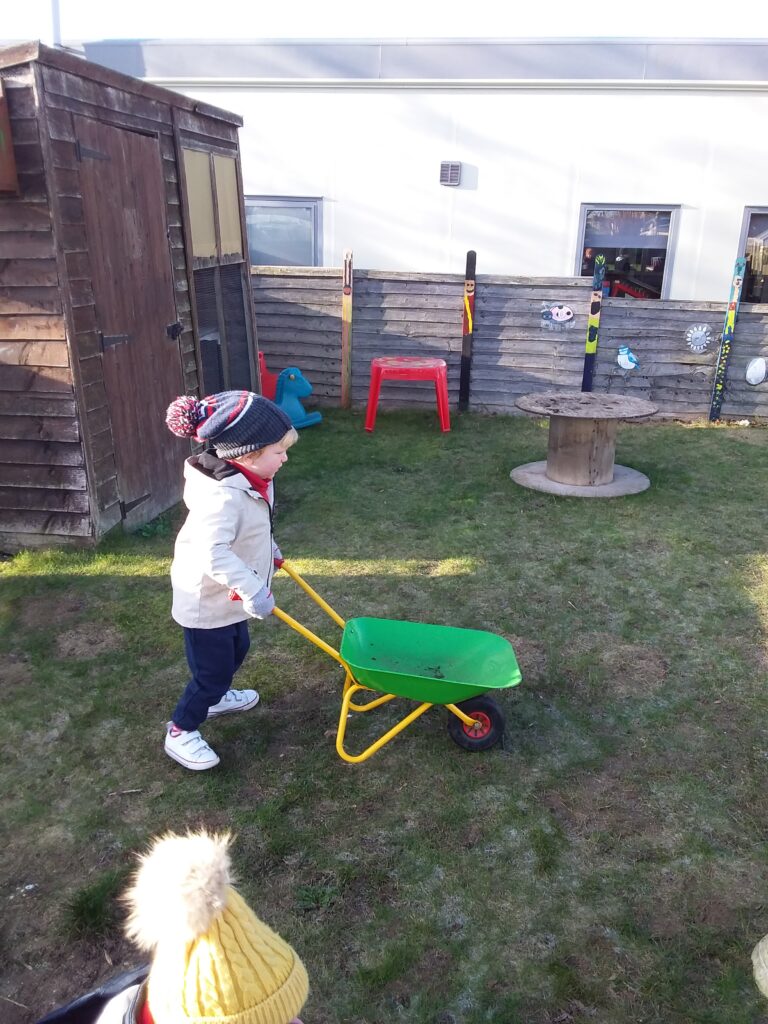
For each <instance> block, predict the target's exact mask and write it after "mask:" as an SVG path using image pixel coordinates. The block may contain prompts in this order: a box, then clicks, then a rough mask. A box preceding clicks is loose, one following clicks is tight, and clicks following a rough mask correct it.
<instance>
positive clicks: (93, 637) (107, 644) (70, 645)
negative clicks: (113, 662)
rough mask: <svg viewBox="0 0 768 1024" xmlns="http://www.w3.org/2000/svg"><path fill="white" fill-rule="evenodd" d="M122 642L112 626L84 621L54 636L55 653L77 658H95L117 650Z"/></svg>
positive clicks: (59, 655) (64, 656)
mask: <svg viewBox="0 0 768 1024" xmlns="http://www.w3.org/2000/svg"><path fill="white" fill-rule="evenodd" d="M122 642H123V638H122V636H121V635H120V633H119V632H118V630H117V629H115V628H114V626H105V625H103V624H102V623H98V622H84V623H82V625H80V626H76V627H75V628H74V629H70V630H68V631H67V632H66V633H61V634H60V635H59V636H58V637H57V638H56V655H57V657H59V658H75V659H77V660H82V659H85V658H96V657H98V656H99V655H100V654H108V653H109V652H110V651H116V650H119V648H120V646H121V645H122Z"/></svg>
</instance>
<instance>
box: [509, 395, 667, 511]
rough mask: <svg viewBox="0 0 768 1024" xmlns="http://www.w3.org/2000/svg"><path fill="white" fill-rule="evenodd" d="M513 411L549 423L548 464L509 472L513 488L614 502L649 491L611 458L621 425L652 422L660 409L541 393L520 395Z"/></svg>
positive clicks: (643, 479)
mask: <svg viewBox="0 0 768 1024" xmlns="http://www.w3.org/2000/svg"><path fill="white" fill-rule="evenodd" d="M515 405H517V407H518V408H519V409H522V410H523V411H524V412H527V413H531V414H532V415H534V416H542V417H549V446H548V450H547V459H546V462H528V463H526V464H525V465H524V466H518V467H517V468H516V469H513V470H512V472H511V473H510V476H511V477H512V479H513V480H514V481H515V483H517V484H520V485H521V486H522V487H531V488H533V489H534V490H537V491H547V492H548V493H549V494H562V495H569V496H572V497H578V498H615V497H618V496H619V495H622V494H639V493H640V491H644V490H645V489H646V488H647V487H650V485H651V481H650V480H649V479H648V477H647V476H645V475H644V474H643V473H639V472H638V471H637V470H635V469H629V468H628V467H626V466H617V465H615V463H614V458H615V453H616V432H617V428H618V424H619V420H629V419H638V418H640V417H642V416H652V415H653V413H655V412H656V411H657V408H658V407H657V406H655V405H654V404H653V403H652V402H646V401H645V399H642V398H627V397H626V396H624V395H599V394H595V393H594V392H581V391H540V392H535V393H533V394H530V395H523V396H522V397H520V398H518V399H517V401H516V402H515Z"/></svg>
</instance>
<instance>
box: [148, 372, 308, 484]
mask: <svg viewBox="0 0 768 1024" xmlns="http://www.w3.org/2000/svg"><path fill="white" fill-rule="evenodd" d="M165 422H166V423H167V425H168V429H169V430H170V431H171V432H172V433H174V434H176V435H177V437H191V438H193V439H194V440H195V441H201V442H203V443H207V444H209V445H211V446H212V447H213V448H214V450H215V452H216V455H217V456H218V457H219V458H220V459H226V460H227V461H228V462H237V463H238V464H241V465H243V466H244V467H245V468H246V469H248V470H249V471H250V472H251V473H255V474H256V475H257V476H260V477H263V478H264V479H267V480H271V479H272V477H273V476H274V475H275V473H276V472H277V471H278V469H280V467H281V466H282V465H283V463H284V462H285V461H286V459H287V458H288V456H287V454H286V452H287V451H288V449H289V448H290V447H291V445H292V444H294V443H295V442H296V441H297V440H298V437H299V435H298V434H297V432H296V430H295V428H294V427H293V425H292V423H291V420H290V418H289V417H288V416H287V415H286V414H285V413H284V412H283V410H282V409H281V408H280V407H279V406H278V405H275V403H274V402H270V400H269V399H268V398H264V397H263V396H262V395H256V394H254V393H253V392H252V391H220V392H219V393H218V394H216V395H207V396H206V397H205V398H201V399H197V398H194V397H193V396H192V395H183V396H182V397H181V398H177V399H176V400H175V401H174V402H171V404H170V405H169V406H168V412H167V414H166V417H165Z"/></svg>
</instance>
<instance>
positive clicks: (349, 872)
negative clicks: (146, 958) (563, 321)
mask: <svg viewBox="0 0 768 1024" xmlns="http://www.w3.org/2000/svg"><path fill="white" fill-rule="evenodd" d="M545 451H546V426H545V424H543V423H540V422H534V421H532V420H528V419H524V418H518V417H480V416H475V415H468V416H464V417H461V418H455V420H454V424H453V429H452V431H451V432H450V433H449V434H446V435H442V434H440V433H439V432H438V430H437V427H436V424H435V419H434V415H430V414H421V413H391V414H387V413H380V414H379V419H378V422H377V427H376V431H375V433H374V434H372V435H367V434H365V433H364V432H363V430H362V421H361V416H360V414H355V415H351V414H345V413H341V412H336V411H330V412H328V413H326V415H325V419H324V421H323V423H322V425H321V426H320V427H317V428H312V429H311V430H308V431H305V432H303V434H302V437H301V441H300V443H299V444H298V445H297V446H296V447H295V448H294V449H292V451H291V455H290V461H289V463H288V465H287V466H286V467H285V468H284V469H283V470H282V472H281V474H280V477H279V481H278V505H279V510H278V516H277V520H276V523H277V528H276V536H277V539H278V541H279V543H280V545H281V547H282V549H283V551H284V553H285V554H286V557H288V558H289V559H291V560H292V561H293V562H294V563H295V565H296V567H297V568H298V569H299V571H300V572H301V573H302V574H304V575H305V576H306V577H307V579H308V581H309V582H310V583H311V584H312V585H313V586H315V587H316V589H317V590H318V591H319V592H320V594H321V595H322V596H323V597H325V598H326V599H327V600H328V601H329V602H330V604H331V605H332V606H333V607H335V608H336V610H337V611H338V612H339V613H340V614H341V615H342V616H344V617H352V616H361V615H373V616H383V617H387V618H408V619H414V620H420V621H425V622H435V623H444V624H448V625H453V626H464V627H472V628H480V629H486V630H490V631H492V632H494V633H498V634H500V635H503V636H506V637H508V638H509V639H510V640H511V641H512V643H513V645H514V647H515V650H516V652H517V655H518V660H519V662H520V666H521V669H522V672H523V682H522V684H521V685H520V686H519V687H517V688H515V689H512V690H507V691H501V693H500V695H499V700H500V703H501V704H502V705H503V707H504V710H505V712H506V716H507V734H506V738H505V742H504V745H503V747H496V748H494V749H493V750H491V751H488V752H485V753H480V754H474V753H467V752H465V751H463V750H461V749H459V747H457V746H456V745H455V744H453V743H452V742H451V740H450V738H449V737H448V733H447V728H446V725H447V718H448V714H447V712H446V711H445V710H444V709H442V708H439V707H436V708H433V709H432V710H430V711H429V712H427V714H426V715H424V716H423V717H422V718H420V719H419V720H418V721H417V722H416V723H414V724H413V725H412V726H411V727H409V728H408V729H407V730H406V731H405V732H404V733H403V734H402V735H401V736H400V737H398V738H397V739H395V740H394V741H393V742H392V743H391V744H389V745H387V746H385V747H384V748H383V750H381V751H380V752H379V753H378V754H376V755H375V756H374V757H373V758H372V759H371V760H370V761H368V762H366V763H364V764H361V765H357V766H353V765H348V764H345V763H344V762H342V761H341V760H340V759H339V758H338V756H337V755H336V752H335V749H334V736H335V730H336V724H337V719H338V713H339V705H340V698H341V684H342V673H341V670H340V669H339V666H338V665H337V664H336V663H335V662H334V661H333V660H332V659H331V658H329V657H328V656H327V655H325V654H323V653H321V652H320V651H319V650H317V649H316V648H315V647H313V646H311V645H310V644H309V643H308V642H307V641H306V640H304V639H303V638H301V637H300V636H298V635H297V634H296V633H294V632H292V631H291V630H290V629H288V628H287V627H286V626H284V625H283V624H281V623H278V622H277V621H271V622H269V623H266V624H259V623H256V624H254V627H253V629H252V637H253V647H252V653H251V655H250V656H249V659H248V660H247V662H246V664H245V666H244V668H243V670H242V672H241V680H242V681H241V685H246V686H255V687H256V688H257V689H259V690H260V692H261V694H262V706H260V707H259V708H257V709H256V710H255V711H253V712H251V713H248V714H246V715H242V716H232V717H231V718H225V719H219V720H217V721H215V722H213V723H210V724H209V725H208V726H207V727H206V728H204V729H203V733H204V735H205V737H206V738H207V739H208V740H209V741H210V742H211V744H212V746H213V747H214V749H215V750H216V751H217V752H218V753H219V755H220V756H221V759H222V763H221V765H220V766H219V767H218V768H216V769H214V770H213V771H211V772H207V773H199V774H196V773H192V772H185V771H184V770H183V769H182V768H181V767H179V766H178V765H177V764H175V763H174V762H172V761H171V760H169V759H168V758H167V757H166V756H165V755H164V753H163V751H162V738H163V726H164V723H165V721H166V719H167V717H168V716H169V715H170V712H171V710H172V708H173V706H174V704H175V702H176V699H177V697H178V695H179V693H180V691H181V688H182V687H183V685H184V683H185V681H186V666H185V661H184V656H183V649H182V636H181V630H180V629H179V628H178V627H177V626H175V624H174V623H173V622H172V620H171V618H170V613H169V609H170V586H169V581H168V567H169V563H170V556H171V550H172V545H173V537H174V534H175V531H176V529H177V528H178V526H179V524H180V522H181V510H175V511H174V512H173V513H172V514H169V515H168V516H165V517H162V518H161V519H159V520H157V521H156V522H155V523H153V524H151V525H150V526H149V527H147V528H145V529H144V530H143V531H142V532H140V533H139V534H134V535H133V536H122V535H119V534H117V535H115V536H114V537H110V538H108V539H107V540H106V541H105V542H103V543H102V544H101V545H99V547H98V548H96V549H95V550H92V551H87V552H72V551H65V550H59V551H49V552H27V553H22V554H19V555H18V556H16V557H14V558H12V559H9V560H7V561H5V562H3V563H1V564H0V588H1V591H0V595H1V599H0V653H2V658H3V682H2V691H1V692H2V701H3V705H2V706H3V725H4V728H3V739H4V743H3V769H2V772H3V799H2V801H0V805H1V807H2V810H1V811H0V815H1V816H2V817H1V824H2V834H3V837H4V839H3V843H2V846H1V847H0V898H2V901H3V914H2V922H3V924H2V932H1V933H0V942H1V943H2V945H1V946H0V964H2V967H0V973H2V975H3V977H2V978H1V979H0V1019H2V1020H3V1021H4V1022H6V1021H7V1022H9V1024H22V1022H23V1024H26V1022H29V1021H32V1020H34V1019H35V1018H36V1016H38V1015H40V1014H42V1013H43V1012H45V1011H47V1010H49V1009H51V1008H52V1007H53V1006H56V1005H59V1004H61V1003H63V1002H65V1001H66V1000H68V999H70V998H72V997H73V996H75V995H77V994H79V993H81V992H84V991H86V990H87V989H89V988H91V987H93V986H94V985H95V984H96V983H98V982H100V981H103V980H104V979H106V978H107V977H109V976H111V975H112V974H114V973H116V972H117V971H118V970H120V969H123V968H125V967H128V966H131V965H134V964H137V963H140V962H141V957H140V956H139V954H137V953H136V952H134V950H133V949H132V948H131V947H130V946H129V945H128V943H127V942H126V941H125V940H124V939H122V937H121V932H120V928H121V923H122V910H121V908H120V905H119V903H118V902H117V900H116V898H115V897H116V894H117V893H119V892H120V891H121V890H122V888H123V887H124V885H125V879H126V874H127V872H128V871H129V870H130V867H131V866H132V864H133V857H134V853H135V851H137V850H139V849H141V848H143V846H144V845H145V843H146V842H147V840H148V838H149V837H150V836H152V835H155V834H157V833H159V832H162V831H164V830H165V829H167V828H169V827H170V828H174V829H177V830H183V829H185V828H187V827H197V826H200V825H207V826H210V827H213V828H217V829H227V828H230V829H232V830H233V831H234V833H235V834H236V836H237V840H236V843H235V846H234V857H235V863H236V868H237V872H238V876H239V878H240V882H241V888H242V891H243V892H244V895H245V896H246V898H247V899H248V900H249V902H250V903H251V905H252V906H253V907H254V909H255V910H256V911H257V913H259V914H260V915H261V916H262V917H263V918H264V919H265V920H266V921H267V922H268V923H269V924H271V925H272V926H273V927H274V928H276V929H277V930H278V931H279V932H280V933H281V934H282V935H283V936H284V937H285V938H286V939H287V940H288V941H290V942H291V943H292V944H293V945H294V946H295V947H296V949H297V950H298V951H299V952H300V954H301V956H302V957H303V959H304V961H305V963H306V965H307V968H308V971H309V975H310V981H311V986H312V991H311V995H310V1000H309V1003H308V1004H307V1006H306V1008H305V1010H304V1013H303V1015H302V1016H303V1018H304V1020H305V1021H306V1024H390V1022H393V1024H394V1022H403V1021H407V1022H409V1024H480V1022H493V1024H516V1022H520V1024H563V1022H570V1021H576V1022H581V1021H584V1022H587V1021H589V1022H597V1024H630V1022H632V1024H639V1022H644V1024H652V1022H653V1024H656V1022H658V1024H684V1022H686V1024H687V1022H696V1024H754V1022H755V1021H757V1020H768V1003H766V1002H765V1001H764V1000H763V999H762V997H760V996H759V994H758V992H757V989H756V988H755V986H754V983H753V980H752V975H751V964H750V952H751V949H752V946H753V945H754V943H755V942H756V941H757V940H758V939H759V938H760V937H761V936H762V935H763V934H764V933H765V932H768V900H767V896H768V848H766V845H765V822H766V820H768V789H767V787H766V771H767V769H768V733H767V731H766V705H767V703H768V702H767V701H766V683H767V682H768V656H767V654H766V629H767V628H768V555H767V554H766V508H768V431H766V430H765V429H763V428H743V427H742V428H738V427H733V428H725V427H721V428H709V427H703V426H684V425H680V424H668V425H644V426H629V425H627V426H623V427H622V428H621V429H620V431H619V442H618V451H617V459H618V461H619V462H620V463H622V464H624V465H628V466H631V467H633V468H635V469H638V470H641V471H642V472H644V473H646V474H647V475H648V476H649V477H650V478H651V481H652V486H651V488H650V490H648V491H646V492H645V493H643V494H641V495H637V496H633V497H626V498H618V499H612V500H580V499H577V498H559V497H554V496H550V495H545V494H542V493H538V492H534V491H528V490H524V489H521V488H519V487H518V486H516V485H515V484H513V483H512V481H511V480H510V479H509V471H510V470H511V469H512V468H513V467H514V466H516V465H518V464H520V463H523V462H529V461H532V460H535V459H541V458H543V457H544V454H545ZM274 589H275V594H276V597H277V600H278V603H279V604H280V606H281V607H284V608H285V610H286V611H288V612H289V613H290V614H292V615H294V616H295V617H297V618H298V619H299V620H300V621H302V622H304V623H305V624H306V625H308V626H309V627H310V628H312V629H314V630H316V631H317V632H318V633H320V635H322V636H323V637H324V638H325V639H327V640H328V641H329V642H331V643H333V644H336V643H337V642H338V640H339V630H338V629H337V627H335V626H334V624H333V623H332V622H331V621H330V620H329V619H328V618H326V617H325V616H324V615H323V613H322V612H321V611H320V610H319V609H318V608H317V607H316V606H315V605H314V604H313V603H311V602H310V601H309V599H308V598H307V597H306V596H305V595H304V594H303V593H302V592H301V591H300V590H299V589H298V588H297V587H296V586H295V584H293V583H292V582H291V581H290V580H289V579H287V578H286V577H285V576H281V577H278V579H277V580H276V581H275V587H274ZM408 708H409V705H408V703H407V702H401V701H395V702H392V703H391V704H389V705H387V706H385V707H384V708H382V709H380V710H378V711H376V712H375V713H371V714H369V715H366V716H355V718H354V720H353V721H352V722H351V723H350V725H349V729H348V747H349V748H350V749H352V750H353V751H356V750H359V749H362V747H363V746H365V745H367V744H368V743H370V742H371V741H372V740H373V738H374V737H375V736H376V735H377V733H378V732H380V731H382V730H383V729H386V728H388V727H389V726H390V725H392V724H393V723H394V721H395V720H396V718H397V717H398V716H399V714H402V713H403V711H404V710H407V709H408Z"/></svg>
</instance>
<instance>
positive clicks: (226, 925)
mask: <svg viewBox="0 0 768 1024" xmlns="http://www.w3.org/2000/svg"><path fill="white" fill-rule="evenodd" d="M229 843H230V836H229V835H228V834H227V835H219V836H217V835H211V834H208V833H206V832H197V833H190V834H188V835H186V836H178V835H174V834H172V833H169V834H168V835H165V836H162V837H160V838H159V839H156V840H155V842H154V843H153V844H152V846H151V848H150V849H149V851H148V852H147V853H146V854H144V856H142V857H141V860H140V865H139V869H138V871H137V873H136V875H135V878H134V880H133V884H132V885H131V887H130V889H129V890H128V892H127V893H126V894H125V897H124V898H125V901H126V902H127V904H128V906H129V908H130V916H129V919H128V923H127V927H126V931H127V934H128V935H129V936H130V937H131V938H133V939H134V940H135V941H136V942H137V943H138V944H139V945H140V946H141V947H142V948H143V949H151V950H152V966H151V967H150V971H149V978H148V982H147V1003H148V1007H149V1011H150V1013H151V1015H152V1018H153V1020H154V1022H155V1024H213V1022H216V1021H221V1022H222V1024H223V1022H226V1024H290V1022H291V1021H292V1020H293V1019H294V1018H295V1017H296V1015H297V1014H298V1013H299V1011H300V1010H301V1008H302V1006H303V1005H304V1003H305V1001H306V998H307V994H308V991H309V981H308V979H307V972H306V970H305V969H304V965H303V964H302V962H301V960H300V959H299V957H298V956H297V955H296V952H295V951H294V950H293V949H292V948H291V946H289V945H288V943H287V942H285V941H284V940H283V939H282V938H281V937H280V936H279V935H277V934H276V933H275V932H273V931H272V930H271V929H270V928H269V927H268V926H267V925H266V924H264V922H263V921H260V920H259V918H258V917H256V915H255V914H254V913H253V911H252V910H251V909H250V907H249V906H248V905H247V904H246V902H245V901H244V900H243V898H242V896H240V894H239V893H238V892H237V891H236V890H235V889H234V888H232V884H231V883H232V874H231V864H230V859H229V852H228V847H229Z"/></svg>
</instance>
